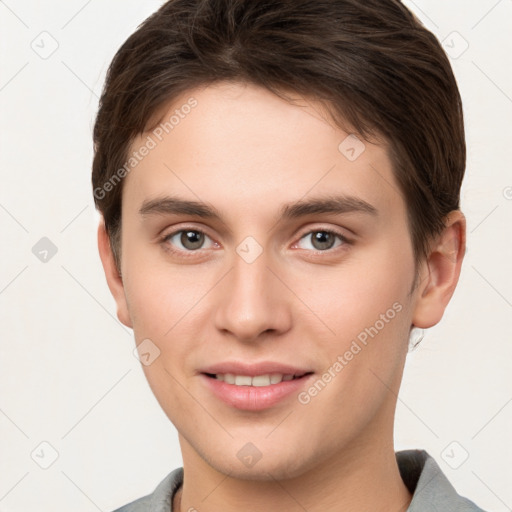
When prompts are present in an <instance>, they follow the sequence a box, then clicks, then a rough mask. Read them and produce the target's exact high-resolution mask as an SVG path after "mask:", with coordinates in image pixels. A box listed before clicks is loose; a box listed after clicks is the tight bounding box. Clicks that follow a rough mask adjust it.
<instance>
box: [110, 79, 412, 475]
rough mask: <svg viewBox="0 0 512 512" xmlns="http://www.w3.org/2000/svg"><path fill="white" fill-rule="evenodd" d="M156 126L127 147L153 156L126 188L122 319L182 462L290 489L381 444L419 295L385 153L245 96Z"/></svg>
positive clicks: (246, 90) (302, 113)
mask: <svg viewBox="0 0 512 512" xmlns="http://www.w3.org/2000/svg"><path fill="white" fill-rule="evenodd" d="M191 98H193V100H190V99H191ZM186 104H189V105H192V104H194V106H193V108H184V107H183V106H184V105H186ZM176 110H178V111H179V113H176ZM162 114H163V121H164V122H165V121H167V120H169V119H170V118H171V116H172V115H173V114H175V116H176V119H177V118H179V121H178V122H176V119H174V121H173V122H172V123H173V127H172V129H169V126H167V131H168V132H169V133H166V131H165V130H163V129H160V130H159V131H155V130H153V131H152V132H148V133H146V134H144V135H143V136H141V137H139V138H138V139H137V140H135V141H134V143H133V145H132V148H131V151H137V150H140V148H141V147H142V146H144V145H146V146H148V145H149V146H151V148H150V149H149V150H148V151H139V153H145V156H143V158H141V160H140V162H139V163H138V164H137V166H136V168H134V170H133V171H131V172H130V173H129V174H128V175H127V177H126V178H125V183H124V189H123V199H122V201H123V207H122V245H121V255H122V256H121V261H122V266H121V273H122V276H123V282H122V287H123V289H122V298H121V299H118V307H119V316H120V318H121V319H122V320H123V321H124V322H125V323H126V324H127V325H129V326H130V327H132V328H133V330H134V334H135V339H136V343H137V344H140V343H143V345H141V347H144V349H145V350H143V352H145V353H146V356H145V357H146V363H147V364H145V365H144V366H143V369H144V372H145V374H146V377H147V379H148V381H149V384H150V386H151V388H152V390H153V392H154V394H155V396H156V398H157V400H158V401H159V403H160V405H161V407H162V408H163V410H164V411H165V413H166V414H167V415H168V417H169V418H170V420H171V421H172V422H173V424H174V425H175V426H176V428H177V429H178V431H179V433H180V442H181V443H182V448H183V450H184V453H189V454H194V456H198V457H199V458H200V459H201V460H204V461H207V462H208V464H209V465H210V466H211V467H213V468H214V469H216V470H218V471H221V472H223V473H225V474H227V473H231V475H232V476H239V477H241V478H247V479H265V478H267V477H268V473H270V474H272V475H273V477H274V478H285V477H294V476H298V475H301V474H304V473H305V472H306V471H308V470H312V469H314V468H315V467H317V466H318V465H319V464H329V462H332V461H333V460H335V459H337V460H339V456H340V455H341V454H343V456H346V455H348V454H349V453H351V451H355V450H359V452H361V451H364V450H365V449H366V448H367V449H368V451H370V450H371V447H373V448H375V446H376V445H380V446H382V443H388V442H391V438H392V423H393V411H394V407H395V401H396V392H397V391H398V387H399V382H400V380H401V375H402V368H403V364H404V358H405V355H406V352H407V343H408V334H409V329H410V327H411V321H412V318H413V312H414V305H415V300H416V295H415V294H414V293H413V294H410V292H411V285H412V283H413V280H414V270H415V269H414V260H413V251H412V246H411V239H410V234H409V231H408V226H407V217H406V206H405V203H404V200H403V198H402V196H401V194H400V193H399V188H398V184H397V182H396V180H395V178H394V175H393V172H392V167H391V163H390V160H389V157H388V152H387V149H386V147H384V146H381V145H377V144H371V143H368V142H364V144H363V142H362V141H361V140H358V139H354V138H352V137H349V138H347V137H348V136H349V134H348V133H345V132H344V131H342V130H341V129H339V128H337V127H336V126H334V125H333V124H332V122H329V120H328V118H327V116H325V115H323V114H322V110H321V108H320V107H319V105H317V104H315V103H313V102H311V101H307V100H305V99H300V102H299V103H296V104H294V105H292V104H291V103H289V102H287V101H284V100H283V99H280V98H278V97H277V96H274V95H273V94H272V93H270V92H269V91H267V90H265V89H261V88H258V87H256V86H252V85H241V84H240V85H235V84H226V83H222V84H216V85H213V86H209V87H207V88H202V89H196V90H193V91H190V92H189V93H187V94H185V95H183V96H182V97H181V98H180V99H179V100H178V101H175V102H174V103H173V105H172V106H171V108H170V109H169V111H167V112H162ZM156 130H158V128H157V129H156ZM148 136H149V137H150V138H151V140H152V141H153V142H154V144H153V143H152V142H149V139H148ZM148 143H149V144H148ZM178 200H179V201H178ZM180 201H181V202H180ZM187 202H194V203H200V204H199V206H202V209H201V210H198V209H197V206H198V205H197V204H196V205H195V207H193V206H194V205H187ZM308 205H309V206H308ZM144 340H145V341H144ZM148 354H149V355H148ZM226 374H228V375H227V376H226ZM283 375H284V376H285V377H284V380H282V379H283ZM291 375H293V378H292V380H289V379H291ZM252 377H254V380H252V379H251V378H252ZM233 381H235V383H233ZM249 383H250V384H251V385H250V386H248V385H247V384H249ZM363 447H366V448H363ZM190 456H191V457H192V455H190ZM254 461H256V462H254Z"/></svg>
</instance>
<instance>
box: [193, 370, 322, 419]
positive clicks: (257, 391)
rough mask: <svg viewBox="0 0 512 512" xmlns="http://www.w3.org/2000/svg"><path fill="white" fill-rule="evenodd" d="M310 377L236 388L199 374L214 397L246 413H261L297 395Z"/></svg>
mask: <svg viewBox="0 0 512 512" xmlns="http://www.w3.org/2000/svg"><path fill="white" fill-rule="evenodd" d="M312 376H313V375H312V374H309V375H305V376H303V377H300V378H298V379H293V380H287V381H282V382H280V383H279V384H271V385H269V386H236V385H235V384H227V383H226V382H224V381H222V380H218V379H215V378H212V377H208V376H207V375H204V374H201V377H202V378H203V380H204V382H205V384H206V385H207V386H208V387H209V389H210V390H211V391H212V392H213V394H214V395H216V396H217V397H218V398H220V399H221V400H222V401H223V402H225V403H227V404H228V405H230V406H232V407H234V408H235V409H243V410H246V411H261V410H263V409H268V408H269V407H272V406H274V405H276V404H277V403H279V402H280V401H281V400H284V399H285V398H286V397H289V396H290V395H291V394H293V393H298V392H299V390H300V389H301V388H303V387H304V385H305V384H306V382H307V381H309V379H310V377H312Z"/></svg>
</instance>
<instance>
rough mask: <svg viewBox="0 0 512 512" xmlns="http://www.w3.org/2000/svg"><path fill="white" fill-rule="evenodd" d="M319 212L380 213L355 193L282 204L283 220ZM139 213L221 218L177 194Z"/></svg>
mask: <svg viewBox="0 0 512 512" xmlns="http://www.w3.org/2000/svg"><path fill="white" fill-rule="evenodd" d="M319 213H333V214H345V213H365V214H369V215H372V216H378V214H379V212H378V210H377V208H375V206H373V205H371V204H370V203H368V202H366V201H364V200H363V199H360V198H358V197H355V196H346V195H335V196H327V197H320V198H312V199H308V200H305V201H297V202H295V203H288V204H285V205H283V206H282V208H281V210H280V216H281V218H282V219H296V218H299V217H305V216H307V215H312V214H319ZM139 214H140V215H166V214H167V215H169V214H178V215H180V214H181V215H193V216H195V217H201V218H205V219H213V220H219V221H221V220H222V215H221V214H220V212H219V211H218V210H217V209H216V208H214V207H212V206H209V205H207V204H206V203H202V202H199V201H190V200H188V199H183V198H181V197H177V196H166V197H160V198H156V199H150V200H146V201H144V202H143V203H142V206H141V207H140V209H139Z"/></svg>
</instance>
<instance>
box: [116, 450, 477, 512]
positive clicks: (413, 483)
mask: <svg viewBox="0 0 512 512" xmlns="http://www.w3.org/2000/svg"><path fill="white" fill-rule="evenodd" d="M396 460H397V462H398V468H399V470H400V475H401V477H402V480H403V481H404V483H405V485H406V486H407V488H408V489H409V491H410V492H411V494H412V495H413V497H412V501H411V504H410V505H409V508H408V509H407V512H484V511H483V510H482V509H481V508H479V507H477V506H476V505H475V504H474V503H473V502H472V501H470V500H468V499H467V498H463V497H462V496H459V495H458V494H457V492H456V491H455V489H454V488H453V486H452V485H451V484H450V482H449V481H448V479H447V478H446V476H445V475H444V474H443V472H442V471H441V468H440V467H439V466H438V465H437V463H436V461H435V460H434V459H433V458H432V457H431V456H430V455H429V454H428V453H427V452H426V451H424V450H404V451H400V452H396ZM182 482H183V468H178V469H175V470H174V471H172V472H171V473H169V474H168V475H167V476H166V477H165V478H164V479H163V480H162V481H161V482H160V484H158V486H157V487H156V489H155V490H154V491H153V492H152V493H151V494H148V495H147V496H144V497H143V498H139V499H138V500H135V501H132V502H131V503H129V504H128V505H125V506H124V507H121V508H118V509H117V510H115V511H114V512H172V498H173V496H174V493H175V492H176V491H177V490H178V488H179V487H180V486H181V484H182Z"/></svg>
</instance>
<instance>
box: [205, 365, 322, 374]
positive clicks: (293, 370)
mask: <svg viewBox="0 0 512 512" xmlns="http://www.w3.org/2000/svg"><path fill="white" fill-rule="evenodd" d="M199 372H200V373H210V374H213V375H216V374H226V373H231V374H234V375H250V376H255V375H267V374H271V373H281V374H283V375H303V374H305V373H312V371H311V370H310V369H309V368H305V367H300V366H291V365H289V364H283V363H278V362H275V361H263V362H260V363H243V362H241V361H225V362H223V363H218V364H213V365H211V366H208V367H206V368H202V369H201V370H199Z"/></svg>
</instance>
